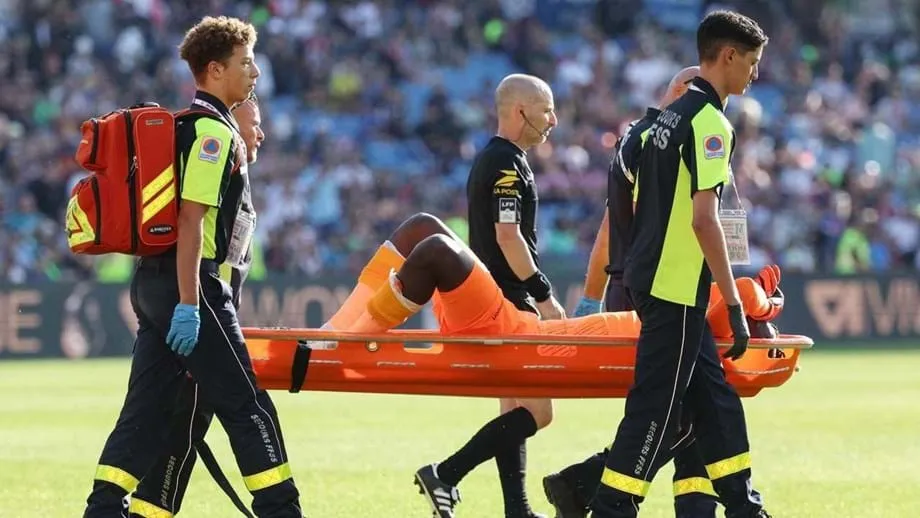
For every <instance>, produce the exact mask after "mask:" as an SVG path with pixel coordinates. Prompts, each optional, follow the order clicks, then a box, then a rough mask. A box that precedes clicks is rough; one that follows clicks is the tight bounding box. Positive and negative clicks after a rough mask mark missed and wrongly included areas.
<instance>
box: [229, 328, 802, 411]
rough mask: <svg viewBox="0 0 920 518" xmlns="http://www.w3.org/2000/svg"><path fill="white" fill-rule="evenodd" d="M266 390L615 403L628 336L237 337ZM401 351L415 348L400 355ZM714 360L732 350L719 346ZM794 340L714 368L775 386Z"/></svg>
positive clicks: (791, 360)
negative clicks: (241, 339)
mask: <svg viewBox="0 0 920 518" xmlns="http://www.w3.org/2000/svg"><path fill="white" fill-rule="evenodd" d="M243 335H244V336H245V338H246V342H247V347H248V348H249V353H250V358H251V360H252V364H253V370H254V371H255V373H256V379H257V382H258V383H259V385H260V387H262V388H264V389H266V390H288V391H290V392H299V391H300V390H309V391H327V392H358V393H377V394H412V395H438V396H465V397H516V398H531V397H548V398H554V399H558V398H621V397H625V395H626V393H627V392H628V389H629V387H630V385H631V384H632V379H633V371H634V368H633V365H634V362H635V345H636V338H635V337H623V336H577V337H569V336H566V337H563V336H552V335H514V336H502V337H496V336H482V335H443V334H441V333H440V332H439V331H437V330H417V329H407V330H403V329H400V330H391V331H386V332H383V333H378V334H362V333H350V332H342V331H331V330H325V329H300V328H280V327H279V328H270V327H268V328H256V327H246V328H243ZM408 344H413V345H416V346H415V347H408V346H407V345H408ZM716 344H717V346H718V347H719V349H720V351H721V350H725V349H727V348H728V347H730V346H731V345H732V343H731V340H730V339H728V340H726V339H718V340H716ZM813 346H814V342H813V340H812V339H811V338H809V337H807V336H802V335H780V336H779V337H777V338H773V339H767V338H752V339H751V341H750V344H749V347H748V352H747V354H745V356H744V357H743V358H741V359H739V360H737V361H731V360H723V362H722V364H723V368H724V369H725V373H726V376H727V378H728V380H729V382H730V383H731V384H732V385H733V386H734V387H735V388H736V390H737V391H738V393H739V394H740V395H742V396H743V397H753V396H754V395H756V394H758V393H759V392H760V391H761V390H763V389H764V388H772V387H778V386H781V385H783V384H784V383H785V382H786V381H788V380H789V379H790V378H791V377H792V375H793V374H794V373H795V372H796V371H798V360H799V356H800V353H801V351H802V350H804V349H809V348H811V347H813Z"/></svg>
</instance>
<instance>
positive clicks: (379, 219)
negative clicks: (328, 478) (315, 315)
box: [0, 0, 920, 283]
mask: <svg viewBox="0 0 920 518" xmlns="http://www.w3.org/2000/svg"><path fill="white" fill-rule="evenodd" d="M721 6H730V7H733V8H736V9H738V10H739V11H741V12H743V13H745V14H750V15H752V16H754V17H755V18H756V19H758V20H759V21H760V23H761V24H762V25H763V26H764V28H765V29H766V30H767V33H768V34H769V35H770V37H771V41H770V44H769V45H768V47H767V49H766V52H765V53H764V60H763V64H762V66H761V68H760V79H759V80H758V81H757V82H756V84H755V85H754V86H753V88H752V89H751V92H750V93H749V95H748V96H746V97H744V98H742V99H737V100H733V101H732V103H730V105H729V107H728V113H729V114H730V116H731V119H732V121H733V122H734V123H735V125H736V129H737V132H738V140H737V146H736V154H735V159H734V172H735V175H736V177H737V186H738V189H739V192H740V194H741V197H742V202H743V203H744V205H745V208H746V209H747V211H748V214H749V219H750V236H751V244H752V255H753V257H752V260H753V263H754V264H752V268H759V267H760V266H761V265H763V264H766V263H771V262H775V263H778V264H780V265H781V266H782V267H783V268H784V270H786V271H797V270H798V271H837V272H844V273H845V272H856V271H867V270H889V269H916V268H918V267H920V254H918V253H917V251H918V246H920V47H918V42H920V39H918V36H920V31H918V27H920V25H918V16H917V14H916V11H917V7H915V6H913V4H912V3H910V2H907V1H905V0H866V1H860V2H849V1H844V0H840V1H831V0H826V1H825V0H821V1H819V0H814V1H808V2H797V1H792V0H788V1H767V0H739V1H734V2H718V3H716V2H708V1H704V0H644V1H641V2H635V1H628V0H599V1H597V2H585V1H580V0H552V1H550V0H478V1H476V2H468V1H461V0H415V1H412V0H405V1H401V0H374V1H371V0H355V1H344V0H343V1H335V2H333V1H311V0H265V1H261V2H260V1H249V2H247V1H232V0H207V1H201V2H178V1H172V0H116V1H110V0H80V1H77V0H30V1H28V2H26V1H16V0H3V1H0V73H2V75H3V77H4V81H3V84H2V86H0V218H2V226H0V240H2V242H3V243H4V246H3V247H0V282H12V283H25V282H37V281H41V280H43V279H51V280H56V279H67V278H89V277H93V276H95V275H97V272H96V264H98V262H97V261H94V260H92V259H86V258H77V257H75V256H73V255H71V254H70V252H69V251H68V249H67V247H66V242H65V238H64V234H63V232H62V229H61V226H62V222H63V210H64V207H65V204H66V201H67V197H68V193H69V190H70V187H71V186H72V185H73V184H74V183H75V182H76V181H77V179H79V178H80V177H81V176H82V175H83V174H84V173H83V172H81V170H80V169H79V167H78V166H77V165H76V163H75V162H74V160H73V151H74V149H75V146H76V143H77V142H78V141H79V129H80V123H81V122H82V121H83V120H85V119H86V118H88V117H91V116H94V115H101V114H103V113H105V112H107V111H109V110H112V109H115V108H117V107H119V106H128V105H131V104H134V103H136V102H139V101H151V100H153V101H156V102H159V103H160V104H162V105H165V106H169V107H171V108H177V109H178V108H179V107H181V106H183V105H185V104H186V103H187V102H188V101H189V99H191V95H192V93H193V85H192V82H191V77H190V76H189V74H188V72H187V70H186V69H185V67H184V65H183V63H182V62H181V61H180V60H179V58H178V57H177V53H176V52H175V47H176V44H177V43H178V41H179V40H180V39H181V36H182V33H181V31H182V29H183V28H185V27H188V26H190V25H192V24H193V23H194V22H195V21H197V20H198V19H200V17H201V16H203V15H205V14H215V13H224V14H230V15H235V16H240V17H243V18H246V19H249V20H252V21H253V22H254V23H255V24H256V26H257V27H258V28H259V31H260V39H259V43H258V45H257V47H256V52H257V61H258V64H259V66H260V67H261V69H262V76H261V77H260V78H259V83H258V86H257V93H258V95H259V97H260V99H261V102H262V109H263V120H264V123H263V128H264V129H265V132H266V134H267V140H266V142H265V144H264V146H263V147H262V151H261V152H260V158H259V162H258V164H257V165H255V166H254V167H253V169H252V170H253V177H254V185H255V188H254V195H255V196H256V203H257V208H258V210H259V211H260V216H259V224H258V235H257V239H258V243H259V245H260V249H261V253H262V257H263V258H264V265H265V268H266V269H267V271H268V272H284V273H289V274H300V275H304V274H305V275H318V274H320V272H322V273H324V274H328V273H344V274H354V273H355V272H357V270H358V269H359V268H360V266H361V265H363V264H364V262H365V261H366V260H367V258H368V256H369V255H370V254H371V252H372V251H373V250H374V249H375V247H376V246H377V244H378V243H379V242H380V241H381V240H382V239H383V238H384V236H386V234H387V233H388V232H389V231H390V230H392V228H394V226H395V225H396V224H397V223H398V222H399V221H402V220H403V219H404V218H405V217H406V216H408V215H409V214H411V213H414V212H418V211H421V210H425V211H431V212H433V213H435V214H438V215H439V216H440V217H442V218H443V219H445V220H447V221H448V222H449V224H450V225H451V226H452V227H453V228H454V229H455V230H457V231H458V232H459V233H460V234H461V235H463V233H464V228H465V206H466V204H465V198H464V196H465V182H466V175H467V172H468V168H469V166H470V160H471V158H472V156H473V154H474V152H475V150H476V149H478V147H479V146H482V145H483V144H484V143H485V142H486V141H487V140H488V138H489V137H490V136H491V134H492V132H493V131H494V128H495V121H494V120H493V119H492V115H491V114H492V110H491V104H492V92H493V90H494V87H495V84H496V83H497V81H498V79H500V78H501V77H502V76H503V75H505V74H506V73H509V72H511V71H523V72H527V73H532V74H536V75H538V76H541V77H543V78H546V79H547V80H548V81H550V82H551V84H552V86H553V88H554V91H555V95H556V99H555V101H556V107H557V113H558V117H559V125H558V128H557V129H556V130H555V131H554V132H553V134H552V136H551V137H550V139H549V141H548V142H547V143H546V144H544V145H542V146H540V147H539V148H537V149H536V150H534V151H533V152H532V153H531V165H532V166H533V168H534V170H535V171H536V172H537V175H538V184H539V186H540V198H541V202H540V204H541V213H540V215H539V217H540V227H541V229H542V232H543V235H542V236H541V238H540V243H541V246H543V248H544V249H543V250H542V251H541V254H542V255H544V256H545V257H548V258H549V257H568V258H577V260H578V261H583V262H585V261H586V257H587V254H588V252H589V250H590V247H591V243H592V242H593V238H594V233H595V231H596V229H597V225H598V223H599V222H600V218H601V215H602V207H603V204H604V195H603V192H604V187H605V184H606V166H607V163H608V160H609V156H608V155H609V153H610V148H611V147H612V145H613V144H614V142H615V140H616V137H617V135H619V134H620V132H621V131H622V129H623V128H624V126H625V125H626V124H627V123H628V122H629V121H630V120H631V119H633V118H636V117H637V116H639V115H640V114H641V113H642V112H643V111H644V108H645V106H646V105H648V104H650V103H654V100H655V99H656V98H657V95H658V93H659V92H660V90H661V88H662V87H663V86H664V84H665V82H666V81H667V80H668V79H669V78H670V77H671V75H672V74H673V73H674V72H675V71H676V70H677V69H679V68H680V67H683V66H685V65H689V64H692V62H693V59H694V58H693V56H694V55H695V46H694V42H693V31H694V29H695V27H696V23H697V22H698V20H699V19H700V17H701V16H702V14H703V13H704V12H705V11H706V10H707V9H710V8H714V7H721ZM908 6H911V7H909V8H908ZM904 13H911V14H910V15H904ZM899 14H900V15H899ZM728 198H729V200H727V201H729V202H730V201H731V198H733V196H731V195H730V196H729V197H728Z"/></svg>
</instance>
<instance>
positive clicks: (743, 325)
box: [722, 304, 751, 360]
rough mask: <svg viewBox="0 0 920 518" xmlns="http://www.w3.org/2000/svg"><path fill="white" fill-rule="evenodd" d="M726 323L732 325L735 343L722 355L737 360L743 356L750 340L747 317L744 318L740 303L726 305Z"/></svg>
mask: <svg viewBox="0 0 920 518" xmlns="http://www.w3.org/2000/svg"><path fill="white" fill-rule="evenodd" d="M728 323H729V324H730V325H731V326H732V335H734V338H735V343H734V344H733V345H732V347H731V349H729V350H727V351H725V354H723V355H722V357H723V358H731V359H732V360H737V359H738V358H741V357H742V356H744V353H745V352H746V351H747V347H748V342H749V341H750V340H751V331H750V330H749V329H748V324H747V319H746V318H744V310H743V309H742V308H741V304H734V305H729V306H728Z"/></svg>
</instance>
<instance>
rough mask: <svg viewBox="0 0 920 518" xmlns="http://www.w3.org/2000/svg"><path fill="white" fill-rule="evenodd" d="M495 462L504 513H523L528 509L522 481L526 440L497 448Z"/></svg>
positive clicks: (525, 457)
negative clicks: (513, 445)
mask: <svg viewBox="0 0 920 518" xmlns="http://www.w3.org/2000/svg"><path fill="white" fill-rule="evenodd" d="M495 464H496V466H498V479H499V480H500V481H501V484H502V497H503V498H504V500H505V515H506V516H507V515H512V516H514V515H525V514H526V512H527V511H530V504H529V503H528V502H527V488H526V487H525V483H524V478H525V476H526V471H527V441H526V440H523V441H521V442H520V444H518V445H517V447H516V448H515V447H509V448H501V449H499V450H498V452H497V453H496V454H495Z"/></svg>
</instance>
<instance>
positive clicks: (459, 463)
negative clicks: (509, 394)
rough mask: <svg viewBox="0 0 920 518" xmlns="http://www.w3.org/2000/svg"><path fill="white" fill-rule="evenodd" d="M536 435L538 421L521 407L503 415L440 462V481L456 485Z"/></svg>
mask: <svg viewBox="0 0 920 518" xmlns="http://www.w3.org/2000/svg"><path fill="white" fill-rule="evenodd" d="M535 433H537V422H536V421H534V418H533V415H531V413H530V411H529V410H527V409H526V408H523V407H518V408H515V409H514V410H512V411H510V412H508V413H507V414H502V415H500V416H498V417H496V418H495V419H493V420H491V421H489V422H488V423H486V424H485V425H484V426H483V427H482V428H480V429H479V431H478V432H476V435H474V436H473V437H472V438H471V439H470V440H469V441H468V442H467V443H466V444H464V445H463V447H462V448H460V449H459V450H457V452H456V453H454V454H453V455H451V456H450V457H448V458H447V459H445V460H444V461H443V462H441V463H439V464H438V478H439V479H441V481H443V482H444V483H446V484H450V485H452V486H456V485H457V484H459V483H460V481H461V480H462V479H463V477H465V476H466V475H467V474H468V473H469V472H470V471H473V468H475V467H476V466H478V465H480V464H482V463H483V462H485V461H487V460H489V459H491V458H492V457H495V456H496V455H497V454H498V453H499V452H500V451H502V450H503V449H504V450H508V449H514V448H515V446H517V445H519V444H521V443H522V442H523V441H524V440H525V439H527V438H528V437H530V436H532V435H533V434H535ZM516 451H519V450H516Z"/></svg>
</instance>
